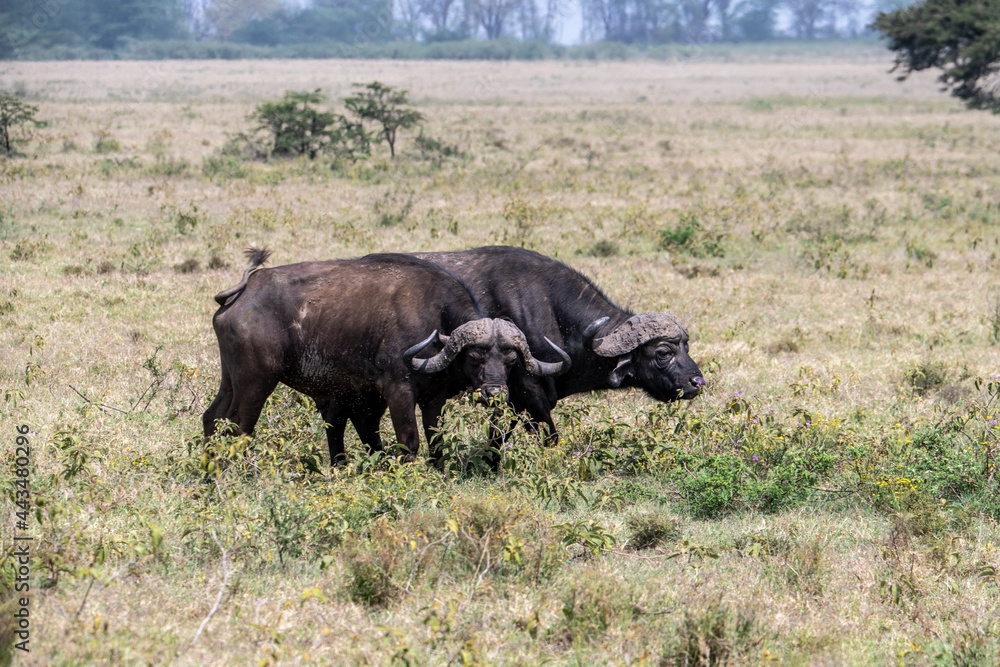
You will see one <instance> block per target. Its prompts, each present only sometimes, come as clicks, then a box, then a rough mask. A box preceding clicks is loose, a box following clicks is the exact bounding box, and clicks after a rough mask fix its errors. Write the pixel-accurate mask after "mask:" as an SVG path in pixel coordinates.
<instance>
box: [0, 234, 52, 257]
mask: <svg viewBox="0 0 1000 667" xmlns="http://www.w3.org/2000/svg"><path fill="white" fill-rule="evenodd" d="M51 245H52V244H50V243H49V241H48V238H47V237H46V236H43V237H42V238H40V239H36V240H31V239H21V240H20V241H18V242H17V243H15V244H14V247H13V248H12V249H11V251H10V255H9V256H10V258H11V259H12V260H14V261H15V262H26V261H28V260H32V259H40V258H41V257H42V256H43V255H44V254H45V253H46V252H48V250H49V248H50V247H51Z"/></svg>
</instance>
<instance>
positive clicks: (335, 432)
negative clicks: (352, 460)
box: [316, 398, 347, 467]
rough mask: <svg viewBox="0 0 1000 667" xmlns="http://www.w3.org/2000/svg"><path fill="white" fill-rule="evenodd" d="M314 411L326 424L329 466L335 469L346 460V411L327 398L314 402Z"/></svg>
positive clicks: (335, 401)
mask: <svg viewBox="0 0 1000 667" xmlns="http://www.w3.org/2000/svg"><path fill="white" fill-rule="evenodd" d="M316 409H317V410H319V414H320V415H321V416H322V417H323V422H324V423H325V424H326V444H327V447H329V449H330V466H331V467H335V466H337V465H339V464H341V463H343V462H344V461H346V460H347V456H346V455H345V454H344V431H345V430H346V429H347V411H346V410H345V409H344V406H342V405H341V403H340V402H339V401H338V400H337V399H333V398H327V399H322V400H317V401H316Z"/></svg>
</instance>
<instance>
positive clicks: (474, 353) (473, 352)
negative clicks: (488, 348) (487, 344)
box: [469, 347, 486, 364]
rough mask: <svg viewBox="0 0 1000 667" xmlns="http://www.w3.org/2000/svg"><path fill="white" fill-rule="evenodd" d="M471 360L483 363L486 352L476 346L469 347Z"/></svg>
mask: <svg viewBox="0 0 1000 667" xmlns="http://www.w3.org/2000/svg"><path fill="white" fill-rule="evenodd" d="M469 360H470V361H473V362H475V363H477V364H481V363H483V362H484V361H485V360H486V354H485V353H484V352H483V351H482V350H480V349H479V348H475V347H473V348H470V349H469Z"/></svg>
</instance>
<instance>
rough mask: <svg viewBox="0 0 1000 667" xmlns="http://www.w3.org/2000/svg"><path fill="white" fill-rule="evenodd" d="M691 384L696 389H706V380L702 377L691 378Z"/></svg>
mask: <svg viewBox="0 0 1000 667" xmlns="http://www.w3.org/2000/svg"><path fill="white" fill-rule="evenodd" d="M691 384H693V385H694V386H696V387H704V386H705V384H706V382H705V378H703V377H702V376H700V375H696V376H695V377H693V378H691Z"/></svg>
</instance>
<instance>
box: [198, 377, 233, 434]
mask: <svg viewBox="0 0 1000 667" xmlns="http://www.w3.org/2000/svg"><path fill="white" fill-rule="evenodd" d="M232 403H233V381H232V378H230V377H229V369H228V368H227V367H226V363H225V361H223V362H222V380H221V381H220V382H219V393H218V395H216V397H215V400H214V401H212V404H211V405H210V406H208V410H205V414H203V415H202V416H201V425H202V428H203V429H204V431H205V437H206V438H207V437H209V436H212V435H215V431H216V421H217V420H219V419H222V418H223V417H225V416H226V413H227V412H228V411H229V406H230V405H232Z"/></svg>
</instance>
